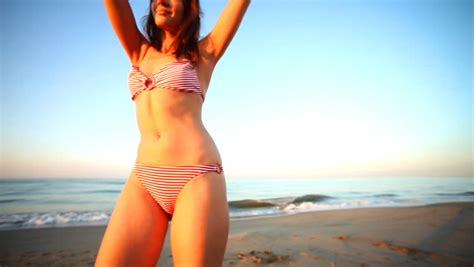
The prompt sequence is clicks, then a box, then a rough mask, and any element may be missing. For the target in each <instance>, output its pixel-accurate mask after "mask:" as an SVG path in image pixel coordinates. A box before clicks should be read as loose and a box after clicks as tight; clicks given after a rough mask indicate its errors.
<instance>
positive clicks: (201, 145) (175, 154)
mask: <svg viewBox="0 0 474 267" xmlns="http://www.w3.org/2000/svg"><path fill="white" fill-rule="evenodd" d="M202 104H203V100H202V98H201V95H199V94H194V93H184V92H175V91H171V90H168V89H162V88H154V89H153V90H149V91H143V92H141V93H140V94H139V95H138V96H137V97H136V98H135V105H136V117H137V123H138V128H139V131H140V143H139V145H138V154H137V160H136V162H138V163H142V164H147V165H156V166H184V165H196V164H222V162H221V157H220V154H219V151H218V149H217V146H216V144H215V143H214V140H213V139H212V137H211V136H210V134H209V133H208V132H207V130H206V128H205V127H204V125H203V123H202V120H201V113H202Z"/></svg>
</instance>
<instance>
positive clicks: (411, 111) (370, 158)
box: [0, 0, 473, 179]
mask: <svg viewBox="0 0 474 267" xmlns="http://www.w3.org/2000/svg"><path fill="white" fill-rule="evenodd" d="M147 3H148V1H147V0H132V1H131V4H132V7H133V10H134V13H135V16H136V18H137V19H138V22H139V23H140V21H141V20H140V19H141V17H142V16H143V15H145V12H146V8H147ZM201 5H202V8H203V12H204V17H203V25H202V34H201V35H202V36H204V35H206V34H207V33H208V32H209V31H210V30H211V29H212V26H213V25H214V23H215V21H216V20H217V17H218V15H219V14H220V11H221V10H222V8H223V7H224V5H225V1H211V0H208V1H201ZM0 12H1V14H0V20H1V35H0V36H1V37H0V38H1V40H0V41H1V99H2V103H1V106H2V109H1V111H2V112H1V114H2V140H1V146H2V147H1V153H2V159H1V160H2V174H1V177H3V178H16V177H77V178H94V177H97V178H100V177H120V178H124V179H125V178H127V177H128V175H129V173H130V171H131V168H132V166H133V163H134V161H135V157H136V149H137V145H138V141H139V133H138V128H137V125H136V120H135V114H134V103H133V102H132V101H131V100H130V96H129V92H128V89H127V75H128V71H129V68H130V62H128V58H127V57H126V56H125V53H124V51H123V49H122V47H121V46H120V44H119V41H118V39H117V37H116V36H115V34H114V32H113V31H112V28H111V26H110V24H109V21H108V19H107V17H106V14H105V10H104V7H103V1H100V0H98V1H95V0H86V1H84V0H68V1H62V0H45V1H37V0H2V1H0ZM472 37H473V1H469V0H464V1H462V0H443V1H435V0H432V1H420V0H400V1H387V0H379V1H376V0H371V1H362V0H361V1H356V0H353V1H352V0H346V1H340V0H331V1H329V0H326V1H318V0H314V1H309V0H308V1H302V0H300V1H298V0H296V1H264V0H260V1H259V0H253V2H252V3H251V6H250V7H249V10H248V12H247V15H246V17H245V19H244V21H243V23H242V25H241V27H240V30H239V32H238V33H237V35H236V36H235V38H234V41H233V42H232V44H231V45H230V46H229V48H228V50H227V52H226V54H225V55H224V57H223V58H222V59H221V61H220V62H219V63H218V65H217V67H216V70H215V72H214V74H213V80H212V82H211V86H210V88H209V91H208V94H207V98H206V102H205V103H204V108H203V109H204V112H203V120H204V124H205V125H206V127H207V129H208V131H209V132H210V133H211V135H212V136H213V138H214V140H215V142H216V143H217V145H218V147H219V150H220V152H221V155H222V158H223V163H224V167H225V169H226V176H227V177H228V178H230V179H238V178H240V177H242V178H244V177H294V176H310V177H334V176H472V173H473V171H472V167H471V166H472V163H473V160H472V149H473V142H472V141H473V140H472V139H473V137H472V102H473V94H472V90H473V81H472V76H473V66H472V61H473V50H472Z"/></svg>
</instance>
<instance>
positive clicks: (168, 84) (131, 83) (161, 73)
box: [128, 59, 204, 101]
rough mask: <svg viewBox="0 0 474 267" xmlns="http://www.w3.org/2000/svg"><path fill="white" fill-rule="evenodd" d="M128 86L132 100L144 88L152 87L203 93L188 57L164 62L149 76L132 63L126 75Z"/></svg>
mask: <svg viewBox="0 0 474 267" xmlns="http://www.w3.org/2000/svg"><path fill="white" fill-rule="evenodd" d="M128 88H129V90H130V94H131V95H132V100H135V98H136V97H137V96H138V95H139V94H140V93H141V92H143V91H144V90H152V89H154V88H163V89H169V90H173V91H177V92H185V93H195V94H200V95H201V97H202V100H203V101H204V94H203V92H202V90H201V86H200V84H199V79H198V76H197V73H196V69H195V68H194V67H193V65H192V63H191V61H190V60H189V59H181V60H179V61H178V60H177V61H172V62H169V63H167V64H165V65H164V66H163V67H162V68H161V69H159V70H158V71H156V72H155V73H153V74H152V75H151V76H147V75H146V74H144V73H143V72H142V71H141V70H140V68H139V67H138V66H135V65H132V68H131V70H130V73H129V75H128Z"/></svg>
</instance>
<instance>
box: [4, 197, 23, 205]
mask: <svg viewBox="0 0 474 267" xmlns="http://www.w3.org/2000/svg"><path fill="white" fill-rule="evenodd" d="M25 200H27V199H24V198H10V199H1V200H0V204H3V203H12V202H21V201H25Z"/></svg>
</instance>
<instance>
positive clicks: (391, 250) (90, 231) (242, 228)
mask: <svg viewBox="0 0 474 267" xmlns="http://www.w3.org/2000/svg"><path fill="white" fill-rule="evenodd" d="M104 231H105V226H103V225H102V226H91V225H86V226H66V227H48V228H46V227H45V228H28V229H7V230H1V231H0V265H1V266H16V265H26V264H28V262H30V263H34V265H42V264H45V265H51V264H58V263H61V264H67V265H81V266H92V265H93V263H94V260H95V256H96V253H97V249H98V247H99V245H100V241H101V239H102V236H103V233H104ZM472 236H474V202H449V203H437V204H428V205H421V206H409V207H367V208H350V209H337V210H320V211H307V212H306V211H305V212H298V213H294V214H283V215H270V216H259V217H248V218H234V219H231V220H230V231H229V238H228V243H227V248H226V254H225V257H224V263H223V266H255V265H256V264H257V263H266V264H270V265H269V266H276V265H278V266H285V265H295V266H331V265H334V266H361V265H362V264H365V265H364V266H389V265H391V266H392V265H393V266H396V265H400V264H402V265H434V264H441V265H443V266H458V265H469V266H472V264H474V244H473V241H472V238H470V237H472ZM275 264H276V265H275ZM157 266H172V256H171V250H170V244H169V230H168V233H167V235H166V238H165V241H164V244H163V250H162V253H161V256H160V260H159V262H158V264H157Z"/></svg>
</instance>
